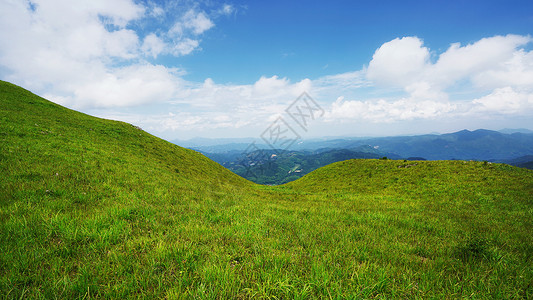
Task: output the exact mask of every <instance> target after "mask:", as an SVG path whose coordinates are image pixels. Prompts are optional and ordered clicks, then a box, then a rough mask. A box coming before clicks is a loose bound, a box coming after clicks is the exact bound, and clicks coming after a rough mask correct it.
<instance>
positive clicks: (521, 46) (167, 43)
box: [0, 0, 533, 140]
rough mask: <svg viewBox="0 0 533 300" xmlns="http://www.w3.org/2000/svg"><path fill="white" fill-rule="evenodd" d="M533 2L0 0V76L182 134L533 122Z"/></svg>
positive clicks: (306, 133)
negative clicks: (276, 129) (280, 129)
mask: <svg viewBox="0 0 533 300" xmlns="http://www.w3.org/2000/svg"><path fill="white" fill-rule="evenodd" d="M532 31H533V2H532V1H512V0H511V1H477V0H470V1H467V0H464V1H256V0H252V1H230V0H228V1H213V0H206V1H186V0H184V1H151V0H145V1H133V0H113V1H107V0H92V1H73V0H31V1H29V0H0V79H1V80H5V81H9V82H12V83H15V84H17V85H20V86H22V87H24V88H26V89H29V90H30V91H32V92H34V93H36V94H38V95H40V96H43V97H44V98H46V99H49V100H51V101H53V102H56V103H58V104H61V105H64V106H66V107H69V108H72V109H75V110H78V111H81V112H84V113H87V114H90V115H94V116H98V117H102V118H107V119H114V120H121V121H125V122H128V123H132V124H134V125H136V126H139V127H141V128H143V129H144V130H146V131H148V132H150V133H152V134H154V135H156V136H159V137H162V138H165V139H168V140H175V139H180V140H183V139H190V138H194V137H206V138H235V137H260V136H262V135H263V134H264V133H265V132H266V131H268V130H272V129H273V128H278V129H279V128H280V127H279V126H280V125H281V127H283V126H284V127H283V128H288V129H289V130H290V131H289V132H292V133H293V134H294V135H295V136H299V137H302V138H313V137H324V136H330V137H332V136H353V137H358V136H359V137H368V136H393V135H409V134H425V133H436V132H439V133H447V132H454V131H459V130H462V129H469V130H475V129H479V128H485V129H493V130H499V129H503V128H528V129H533V37H532V35H533V32H532Z"/></svg>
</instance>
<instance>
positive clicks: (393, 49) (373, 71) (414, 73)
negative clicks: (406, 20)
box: [366, 37, 430, 86]
mask: <svg viewBox="0 0 533 300" xmlns="http://www.w3.org/2000/svg"><path fill="white" fill-rule="evenodd" d="M422 45H423V43H422V41H421V40H420V39H419V38H417V37H404V38H401V39H400V38H396V39H394V40H392V41H390V42H387V43H385V44H383V45H382V46H381V47H379V48H378V49H377V50H376V52H375V53H374V56H373V57H372V61H370V63H369V65H368V69H367V71H366V75H367V77H368V79H370V80H372V81H375V82H377V83H379V84H384V85H391V86H396V85H400V86H403V85H408V84H410V83H412V82H413V81H414V80H416V79H418V78H421V76H422V74H421V73H422V72H423V71H424V68H425V67H426V66H427V65H428V63H429V57H430V55H429V50H428V49H427V48H426V47H423V46H422Z"/></svg>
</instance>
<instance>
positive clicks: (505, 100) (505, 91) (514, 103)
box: [472, 87, 533, 115]
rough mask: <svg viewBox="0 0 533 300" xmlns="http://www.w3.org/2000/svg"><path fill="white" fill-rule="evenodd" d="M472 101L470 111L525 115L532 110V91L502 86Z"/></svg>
mask: <svg viewBox="0 0 533 300" xmlns="http://www.w3.org/2000/svg"><path fill="white" fill-rule="evenodd" d="M472 103H473V107H472V112H480V113H485V112H491V113H497V114H517V115H522V114H524V113H525V114H526V115H527V114H531V112H532V111H533V93H525V92H517V91H515V90H514V89H513V88H511V87H504V88H498V89H495V90H494V92H492V93H491V94H489V95H487V96H484V97H481V98H478V99H475V100H473V101H472Z"/></svg>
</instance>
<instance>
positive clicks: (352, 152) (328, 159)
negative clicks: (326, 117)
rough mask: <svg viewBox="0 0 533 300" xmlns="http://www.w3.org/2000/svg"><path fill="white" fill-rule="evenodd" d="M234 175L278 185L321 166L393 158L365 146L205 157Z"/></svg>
mask: <svg viewBox="0 0 533 300" xmlns="http://www.w3.org/2000/svg"><path fill="white" fill-rule="evenodd" d="M203 154H204V155H206V156H207V157H209V158H210V159H212V160H214V161H216V162H218V163H219V164H221V165H223V166H224V167H226V168H228V169H230V170H231V171H233V172H234V173H236V174H238V175H240V176H242V177H244V178H246V179H248V180H251V181H253V182H256V183H260V184H268V185H279V184H283V183H287V182H289V181H293V180H296V179H298V178H300V177H302V176H304V175H305V174H308V173H309V172H312V171H314V170H316V169H318V168H320V167H322V166H325V165H328V164H331V163H334V162H338V161H343V160H348V159H357V158H365V159H369V158H374V159H376V158H383V157H388V158H393V159H399V158H400V157H399V156H397V155H395V154H393V153H383V152H381V151H378V150H376V149H374V148H372V147H369V146H361V147H357V148H355V149H327V148H326V149H319V150H316V151H279V150H273V149H265V150H257V151H252V152H249V153H246V154H243V153H242V152H241V151H237V150H236V151H228V152H226V153H205V152H203Z"/></svg>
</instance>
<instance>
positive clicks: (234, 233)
mask: <svg viewBox="0 0 533 300" xmlns="http://www.w3.org/2000/svg"><path fill="white" fill-rule="evenodd" d="M0 174H1V175H0V297H1V298H7V299H20V298H28V299H34V298H59V299H68V298H70V299H72V298H93V297H94V298H97V297H99V298H168V299H180V298H200V299H203V298H208V299H224V298H241V299H242V298H273V299H292V298H296V299H309V298H317V299H318V298H335V299H338V298H352V299H353V298H357V299H359V298H424V299H425V298H461V297H464V298H511V299H512V298H531V297H533V287H532V282H533V268H532V267H531V265H533V262H532V258H531V257H533V238H532V237H531V232H533V224H532V220H533V218H532V216H533V203H532V201H533V171H530V170H526V169H520V168H515V167H510V166H507V165H501V164H488V163H481V162H462V161H441V162H403V161H390V160H351V161H345V162H340V163H336V164H332V165H329V166H327V167H324V168H321V169H318V170H316V171H314V172H312V173H310V174H308V175H307V176H305V177H303V178H301V179H299V180H297V181H294V182H291V183H289V184H287V185H284V186H276V187H267V186H261V185H256V184H253V183H251V182H249V181H246V180H244V179H242V178H241V177H238V176H236V175H235V174H233V173H231V172H230V171H228V170H226V169H225V168H223V167H222V166H220V165H218V164H216V163H214V162H212V161H210V160H208V159H207V158H205V157H204V156H202V155H201V154H199V153H196V152H194V151H191V150H187V149H183V148H180V147H177V146H175V145H172V144H170V143H168V142H166V141H163V140H161V139H158V138H156V137H153V136H151V135H149V134H147V133H146V132H144V131H142V130H139V129H137V128H135V127H134V126H132V125H129V124H126V123H122V122H116V121H109V120H102V119H98V118H94V117H90V116H87V115H84V114H81V113H78V112H74V111H71V110H68V109H66V108H63V107H61V106H58V105H55V104H52V103H51V102H49V101H46V100H44V99H42V98H40V97H38V96H35V95H33V94H31V93H30V92H28V91H25V90H23V89H21V88H19V87H16V86H14V85H12V84H9V83H5V82H1V83H0Z"/></svg>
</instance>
